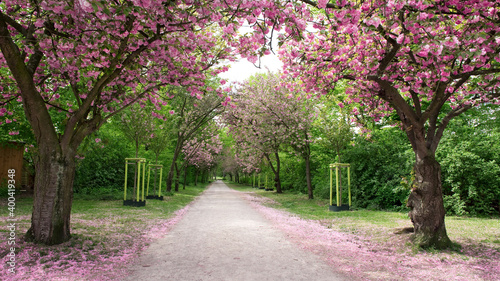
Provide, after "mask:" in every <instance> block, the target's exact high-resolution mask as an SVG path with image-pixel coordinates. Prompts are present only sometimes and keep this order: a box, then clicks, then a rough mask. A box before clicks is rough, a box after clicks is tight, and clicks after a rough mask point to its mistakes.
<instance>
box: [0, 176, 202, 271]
mask: <svg viewBox="0 0 500 281" xmlns="http://www.w3.org/2000/svg"><path fill="white" fill-rule="evenodd" d="M205 187H206V185H198V186H197V187H194V186H188V187H186V189H185V190H180V191H179V192H176V193H175V194H174V195H173V196H165V197H164V199H165V200H163V201H159V200H147V201H146V206H145V207H139V208H137V207H130V206H123V201H122V200H89V198H88V197H85V199H82V198H80V197H79V196H75V199H74V201H73V206H72V214H71V233H72V238H71V239H70V241H68V242H65V243H62V244H60V245H55V246H44V245H37V244H33V243H28V242H24V241H23V239H22V237H23V235H24V233H26V231H27V230H28V228H29V226H30V220H31V211H32V204H33V199H32V198H28V197H23V198H17V199H16V209H15V218H16V219H17V221H16V227H17V229H16V235H17V236H16V257H17V269H18V271H17V273H16V274H15V275H11V276H10V277H11V279H9V280H32V279H31V278H35V276H34V275H37V276H38V277H37V278H41V276H44V277H46V278H49V279H51V278H62V277H64V278H69V280H80V279H81V278H84V279H85V280H94V278H101V277H102V279H103V280H106V279H116V278H118V276H116V275H114V274H117V270H116V269H115V267H116V266H117V265H118V266H119V265H120V264H126V263H127V262H129V261H130V260H131V259H132V258H133V257H135V256H137V255H138V254H139V253H140V251H141V250H142V249H144V247H145V246H147V245H148V244H149V243H150V242H151V241H152V240H153V239H155V238H159V237H161V236H162V235H164V234H165V232H166V230H167V229H168V228H169V224H171V222H170V220H169V219H170V218H172V217H173V216H174V215H175V213H176V212H177V211H178V210H180V209H182V208H183V207H185V206H186V205H187V204H189V203H190V202H191V201H193V200H194V199H195V198H196V196H198V195H199V194H200V193H201V192H203V191H204V190H205ZM0 217H1V218H2V219H3V220H6V219H7V217H8V209H7V204H6V200H1V201H0ZM8 235H9V232H8V229H6V228H1V229H0V237H1V241H0V249H9V248H7V244H6V242H7V237H8ZM9 247H10V246H9ZM7 253H8V252H2V251H0V258H2V259H4V257H5V255H6V254H7ZM2 266H3V267H5V268H7V266H6V264H5V263H4V264H3V265H2ZM122 271H123V270H122ZM106 276H108V277H106Z"/></svg>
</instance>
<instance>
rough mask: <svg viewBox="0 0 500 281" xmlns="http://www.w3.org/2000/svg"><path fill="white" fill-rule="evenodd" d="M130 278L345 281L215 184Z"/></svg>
mask: <svg viewBox="0 0 500 281" xmlns="http://www.w3.org/2000/svg"><path fill="white" fill-rule="evenodd" d="M132 270H133V272H132V274H131V275H129V276H128V278H127V280H133V281H138V280H259V281H261V280H311V281H312V280H329V281H334V280H347V279H345V278H344V277H342V276H339V275H338V274H335V273H333V271H332V270H331V269H330V267H329V266H328V265H327V264H326V263H324V262H323V261H322V260H320V259H319V258H318V257H316V256H315V255H314V254H312V253H309V252H305V251H304V250H302V249H299V248H298V247H297V246H296V245H295V244H292V243H291V242H289V241H287V239H286V238H285V236H284V235H283V234H282V233H281V232H280V231H279V230H277V229H276V228H274V227H273V226H272V224H271V223H270V222H269V221H268V220H266V219H265V218H263V217H262V216H261V215H260V214H259V213H257V212H256V211H255V210H254V209H253V208H252V207H250V205H249V204H248V203H247V202H246V201H245V200H244V199H242V198H241V197H240V196H238V194H237V193H236V192H234V191H232V190H230V189H229V188H228V187H227V186H226V185H225V184H224V183H223V182H221V181H216V182H215V183H213V184H212V185H211V186H210V188H209V189H208V190H207V191H206V192H204V194H203V195H202V196H201V197H200V198H199V199H198V200H197V201H196V202H195V203H194V204H193V205H192V206H191V208H190V209H189V210H188V212H187V213H186V214H185V215H184V218H183V219H182V220H181V221H180V222H179V223H178V224H177V225H176V226H174V228H173V229H172V230H171V231H170V232H169V233H168V234H167V235H166V236H165V237H164V238H162V239H159V240H158V241H156V242H154V243H152V244H151V246H150V247H149V248H148V249H147V250H146V251H145V252H143V253H142V254H141V256H140V258H139V259H138V260H137V261H136V262H135V264H134V266H133V268H132Z"/></svg>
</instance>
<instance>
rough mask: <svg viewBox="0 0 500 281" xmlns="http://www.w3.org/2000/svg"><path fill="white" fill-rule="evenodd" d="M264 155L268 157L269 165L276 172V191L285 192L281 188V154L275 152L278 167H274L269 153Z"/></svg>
mask: <svg viewBox="0 0 500 281" xmlns="http://www.w3.org/2000/svg"><path fill="white" fill-rule="evenodd" d="M264 156H265V157H266V159H267V162H268V163H269V166H270V167H271V170H272V171H273V173H274V182H275V184H276V193H283V190H282V189H281V178H280V169H281V163H280V156H279V154H278V152H275V153H274V156H275V157H276V168H275V167H274V165H273V163H272V162H271V158H270V157H269V155H268V154H264Z"/></svg>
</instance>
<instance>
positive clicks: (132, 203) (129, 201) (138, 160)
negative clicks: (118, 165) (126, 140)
mask: <svg viewBox="0 0 500 281" xmlns="http://www.w3.org/2000/svg"><path fill="white" fill-rule="evenodd" d="M129 161H130V163H129ZM129 164H135V165H137V166H138V168H137V178H135V179H134V181H136V182H137V192H136V193H137V194H136V200H134V199H127V174H128V165H129ZM141 166H142V185H141ZM145 173H146V159H145V158H125V186H124V188H123V205H124V206H134V207H142V206H146V200H145V199H144V178H145V177H146V175H145ZM141 186H142V192H141ZM141 193H142V194H141ZM133 196H134V194H132V198H133ZM140 199H142V200H140Z"/></svg>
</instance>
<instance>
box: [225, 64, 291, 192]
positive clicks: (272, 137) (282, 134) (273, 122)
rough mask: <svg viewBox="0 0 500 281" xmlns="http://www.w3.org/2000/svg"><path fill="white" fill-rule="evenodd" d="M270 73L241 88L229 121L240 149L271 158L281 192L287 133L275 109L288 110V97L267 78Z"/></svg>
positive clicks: (227, 117)
mask: <svg viewBox="0 0 500 281" xmlns="http://www.w3.org/2000/svg"><path fill="white" fill-rule="evenodd" d="M269 75H271V74H260V75H256V76H253V77H251V78H250V79H249V80H248V81H246V82H245V83H244V84H243V85H242V86H241V87H240V88H239V89H238V90H237V91H238V94H237V95H236V97H235V98H234V102H233V104H232V105H233V106H232V107H231V108H230V109H229V110H228V113H227V114H226V115H225V122H226V123H227V124H228V126H229V128H230V129H229V132H230V133H231V134H232V135H233V137H234V139H235V142H236V145H237V146H239V147H240V149H242V150H243V151H245V150H249V149H252V150H257V151H259V154H261V155H262V156H263V157H264V159H266V160H267V162H268V164H269V167H270V168H271V170H272V171H273V173H274V175H275V178H274V181H275V184H276V192H278V193H281V192H282V190H281V180H280V176H279V175H280V165H281V164H280V158H279V152H280V150H282V149H283V144H284V143H285V141H286V138H287V132H286V127H285V126H284V125H283V124H282V122H281V121H280V120H279V119H278V118H276V116H275V114H274V113H273V110H274V112H277V111H279V110H283V109H284V107H282V105H283V100H284V98H285V96H284V95H283V94H282V93H281V92H279V89H278V88H277V86H278V84H276V83H272V82H271V79H267V78H266V77H267V76H269ZM274 107H276V108H274ZM270 108H273V110H270ZM236 152H238V150H237V151H236Z"/></svg>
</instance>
